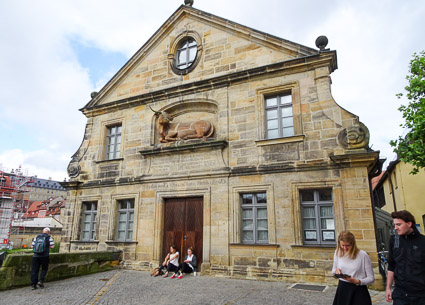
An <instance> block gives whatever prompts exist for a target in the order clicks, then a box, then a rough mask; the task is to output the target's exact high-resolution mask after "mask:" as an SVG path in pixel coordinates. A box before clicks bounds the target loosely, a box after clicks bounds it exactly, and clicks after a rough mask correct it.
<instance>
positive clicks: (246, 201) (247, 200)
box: [242, 194, 252, 204]
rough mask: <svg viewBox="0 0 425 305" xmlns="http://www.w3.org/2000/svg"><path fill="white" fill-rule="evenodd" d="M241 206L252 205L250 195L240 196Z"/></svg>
mask: <svg viewBox="0 0 425 305" xmlns="http://www.w3.org/2000/svg"><path fill="white" fill-rule="evenodd" d="M242 204H252V194H242Z"/></svg>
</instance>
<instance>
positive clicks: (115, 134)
mask: <svg viewBox="0 0 425 305" xmlns="http://www.w3.org/2000/svg"><path fill="white" fill-rule="evenodd" d="M121 129H122V126H121V125H115V126H110V127H108V132H107V135H106V160H113V159H118V158H119V157H120V148H121Z"/></svg>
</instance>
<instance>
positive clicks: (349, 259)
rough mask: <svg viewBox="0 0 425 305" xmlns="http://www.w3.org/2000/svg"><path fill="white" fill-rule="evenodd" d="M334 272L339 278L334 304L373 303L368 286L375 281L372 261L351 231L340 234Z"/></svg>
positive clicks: (369, 304) (355, 304)
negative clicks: (361, 248)
mask: <svg viewBox="0 0 425 305" xmlns="http://www.w3.org/2000/svg"><path fill="white" fill-rule="evenodd" d="M332 274H333V275H334V276H335V277H336V278H339V283H338V288H337V290H336V294H335V298H334V302H333V305H372V300H371V298H370V294H369V291H368V290H367V286H366V285H369V284H372V283H373V282H374V281H375V275H374V274H373V269H372V263H371V261H370V258H369V255H367V253H366V252H365V251H363V250H359V248H357V244H356V238H355V237H354V235H353V233H351V232H349V231H344V232H341V233H340V234H339V236H338V244H337V246H336V250H335V254H334V264H333V268H332Z"/></svg>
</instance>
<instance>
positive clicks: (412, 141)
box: [390, 51, 425, 175]
mask: <svg viewBox="0 0 425 305" xmlns="http://www.w3.org/2000/svg"><path fill="white" fill-rule="evenodd" d="M409 73H410V74H408V75H407V76H406V79H407V80H408V81H409V85H408V86H406V87H405V88H404V89H405V90H406V91H407V94H406V97H407V99H408V100H409V103H408V105H401V106H400V107H399V108H398V110H399V111H400V112H401V113H402V114H403V118H404V121H405V122H404V124H401V125H400V126H401V127H403V128H405V129H406V130H407V135H406V136H405V137H399V138H398V139H397V140H394V141H391V142H390V144H391V146H393V147H394V152H395V153H396V154H397V156H398V157H399V158H400V160H401V161H403V162H407V163H410V164H412V165H413V166H414V169H413V170H412V171H411V172H410V173H411V174H413V175H415V174H417V173H418V172H419V169H420V168H425V51H422V52H420V53H419V54H416V53H414V54H413V59H412V60H411V61H410V66H409ZM402 96H403V94H402V93H399V94H397V97H398V98H400V97H402Z"/></svg>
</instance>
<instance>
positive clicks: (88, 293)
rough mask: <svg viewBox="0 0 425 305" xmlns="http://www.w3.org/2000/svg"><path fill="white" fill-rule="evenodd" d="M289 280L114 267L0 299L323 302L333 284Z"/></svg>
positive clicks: (380, 295) (231, 304) (234, 304)
mask: <svg viewBox="0 0 425 305" xmlns="http://www.w3.org/2000/svg"><path fill="white" fill-rule="evenodd" d="M292 285H293V284H289V283H282V282H263V281H254V280H252V281H250V280H238V279H229V278H220V277H210V276H196V277H195V276H192V275H190V276H185V277H184V278H183V279H171V278H170V277H168V278H162V277H155V278H153V277H150V275H149V273H148V272H144V271H133V270H113V271H107V272H103V273H96V274H92V275H87V276H83V277H76V278H71V279H66V280H62V281H55V282H48V283H46V285H45V286H46V287H45V288H44V289H37V290H34V291H33V290H31V288H30V287H24V288H18V289H12V290H8V291H2V292H0V303H1V304H55V305H57V304H60V305H68V304H72V305H73V304H111V305H112V304H113V305H121V304H126V305H128V304H158V305H169V304H173V305H178V304H185V305H191V304H193V305H215V304H217V305H219V304H220V305H224V304H226V305H242V304H243V305H245V304H246V305H251V304H252V305H254V304H255V305H258V304H267V305H275V304H276V305H277V304H279V305H282V304H288V305H324V304H332V301H333V297H334V295H335V290H336V287H327V288H326V289H325V290H324V291H323V292H316V291H303V290H299V289H291V288H290V287H291V286H292ZM370 294H371V297H372V301H373V304H375V305H384V304H389V303H387V302H385V297H384V292H382V291H374V290H370Z"/></svg>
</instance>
